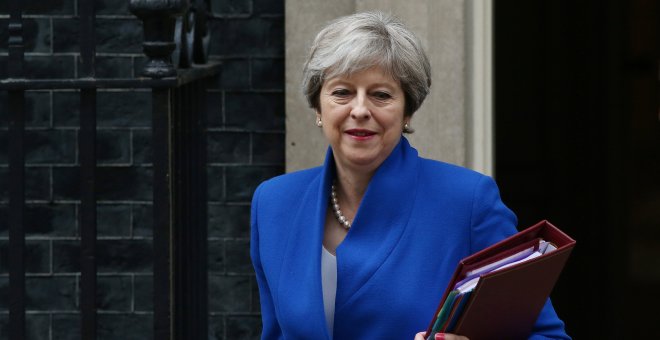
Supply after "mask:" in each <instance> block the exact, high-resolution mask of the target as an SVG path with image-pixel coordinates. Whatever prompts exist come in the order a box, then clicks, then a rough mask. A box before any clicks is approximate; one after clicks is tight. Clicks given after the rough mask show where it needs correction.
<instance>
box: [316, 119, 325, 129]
mask: <svg viewBox="0 0 660 340" xmlns="http://www.w3.org/2000/svg"><path fill="white" fill-rule="evenodd" d="M316 126H318V127H322V126H323V122H322V121H321V118H320V117H316Z"/></svg>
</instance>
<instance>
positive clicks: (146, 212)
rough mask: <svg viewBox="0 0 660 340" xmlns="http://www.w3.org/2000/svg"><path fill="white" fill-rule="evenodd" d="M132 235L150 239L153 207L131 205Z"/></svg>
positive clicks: (149, 205) (148, 205)
mask: <svg viewBox="0 0 660 340" xmlns="http://www.w3.org/2000/svg"><path fill="white" fill-rule="evenodd" d="M132 211H133V222H132V223H133V225H132V229H133V235H135V236H143V237H151V236H152V234H153V225H154V224H153V221H154V219H153V206H152V205H151V204H141V205H133V207H132Z"/></svg>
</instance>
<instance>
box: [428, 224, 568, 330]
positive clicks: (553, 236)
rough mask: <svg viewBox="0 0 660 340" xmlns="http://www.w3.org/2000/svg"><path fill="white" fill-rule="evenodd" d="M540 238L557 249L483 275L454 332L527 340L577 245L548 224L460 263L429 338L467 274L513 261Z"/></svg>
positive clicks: (445, 294) (512, 237) (497, 244)
mask: <svg viewBox="0 0 660 340" xmlns="http://www.w3.org/2000/svg"><path fill="white" fill-rule="evenodd" d="M538 238H541V239H543V240H545V241H548V242H551V243H552V244H554V245H555V246H556V247H557V249H556V250H555V251H552V252H550V253H547V254H544V255H541V256H539V257H537V258H534V259H531V260H529V261H527V262H523V263H519V264H516V265H514V266H511V267H509V268H505V269H502V270H500V271H496V272H491V273H487V274H483V275H481V276H480V279H479V282H478V283H477V286H476V287H475V288H474V290H473V291H472V293H471V294H470V295H469V297H468V300H467V302H465V304H464V306H463V307H462V314H460V316H459V317H457V321H456V322H455V327H454V329H453V330H452V331H451V333H455V334H459V335H464V336H467V337H468V338H470V340H482V339H527V338H528V337H529V335H530V334H531V331H532V328H533V326H534V323H535V322H536V319H537V318H538V315H539V313H540V312H541V309H542V308H543V305H544V304H545V302H546V300H547V299H548V296H549V295H550V292H551V291H552V288H553V287H554V285H555V282H556V281H557V279H558V278H559V274H560V273H561V271H562V269H563V268H564V265H565V263H566V261H567V260H568V257H569V255H570V253H571V251H572V250H573V247H575V240H573V239H572V238H570V237H569V236H568V235H566V234H564V233H563V232H562V231H561V230H559V229H558V228H557V227H555V226H553V225H552V224H550V222H548V221H541V222H539V223H537V224H535V225H534V226H532V227H529V228H527V229H525V230H523V231H521V232H519V233H517V234H515V235H513V236H511V237H509V238H507V239H505V240H502V241H500V242H498V243H496V244H494V245H492V246H490V247H488V248H486V249H484V250H482V251H480V252H478V253H475V254H472V255H470V256H468V257H466V258H464V259H463V260H461V261H460V262H459V263H458V267H457V268H456V271H455V272H454V276H453V277H452V279H451V281H450V283H449V285H448V286H447V289H446V291H445V293H444V295H443V297H442V299H441V300H440V304H439V305H438V309H437V310H436V312H435V314H434V315H433V318H432V320H431V324H430V325H429V327H428V329H427V331H426V336H425V338H427V337H428V336H429V335H430V334H431V331H432V328H433V325H434V323H435V320H436V318H437V316H438V313H439V312H440V309H441V308H442V306H443V304H444V302H445V300H446V299H447V296H448V295H449V293H450V292H451V291H452V290H453V289H454V286H455V285H456V283H457V282H459V281H461V280H463V279H464V278H465V277H466V274H467V272H469V271H470V270H472V269H474V268H476V267H480V266H483V265H484V264H487V263H493V262H495V261H499V260H501V259H503V258H505V257H507V256H510V255H511V253H512V252H514V251H516V250H517V249H520V247H521V246H524V245H525V244H529V243H530V242H533V241H534V240H535V239H538ZM453 312H454V311H452V314H453Z"/></svg>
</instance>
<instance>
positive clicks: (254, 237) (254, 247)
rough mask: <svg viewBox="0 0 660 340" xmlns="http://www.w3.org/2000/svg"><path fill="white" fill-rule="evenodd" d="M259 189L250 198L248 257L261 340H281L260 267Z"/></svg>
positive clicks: (273, 305) (267, 288)
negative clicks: (258, 304)
mask: <svg viewBox="0 0 660 340" xmlns="http://www.w3.org/2000/svg"><path fill="white" fill-rule="evenodd" d="M261 188H262V186H259V187H257V190H256V191H255V193H254V196H253V197H252V206H251V212H250V213H251V214H250V228H251V230H250V257H251V258H252V265H253V266H254V271H255V274H256V278H257V284H258V286H259V298H260V300H261V301H260V302H261V322H262V324H263V328H262V333H261V338H262V339H280V338H282V330H281V329H280V326H279V323H278V322H277V314H276V313H275V304H274V303H273V296H272V294H271V292H270V287H269V285H268V281H267V280H266V276H265V275H264V270H263V267H262V265H261V253H260V251H259V223H258V215H259V214H258V207H259V193H260V191H261Z"/></svg>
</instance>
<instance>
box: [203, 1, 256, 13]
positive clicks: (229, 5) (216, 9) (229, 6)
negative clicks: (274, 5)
mask: <svg viewBox="0 0 660 340" xmlns="http://www.w3.org/2000/svg"><path fill="white" fill-rule="evenodd" d="M211 10H212V12H213V13H215V14H220V15H227V14H233V15H239V14H243V15H246V14H247V15H249V14H250V12H251V10H252V1H250V0H211Z"/></svg>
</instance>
